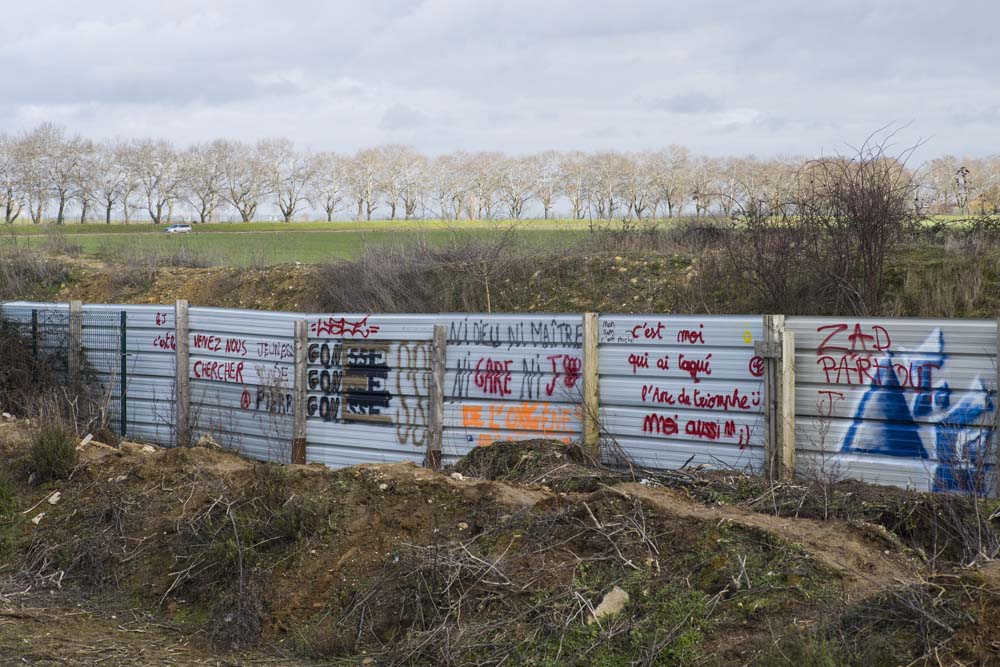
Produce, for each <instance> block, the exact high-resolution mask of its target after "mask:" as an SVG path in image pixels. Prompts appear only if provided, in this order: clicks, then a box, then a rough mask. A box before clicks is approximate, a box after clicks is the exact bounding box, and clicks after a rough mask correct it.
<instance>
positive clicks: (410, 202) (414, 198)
mask: <svg viewBox="0 0 1000 667" xmlns="http://www.w3.org/2000/svg"><path fill="white" fill-rule="evenodd" d="M427 181H428V163H427V158H425V157H424V156H422V155H419V154H418V153H414V152H410V153H409V155H408V159H407V161H406V163H405V165H404V166H403V169H402V171H401V173H400V174H399V198H400V200H401V201H402V202H403V215H404V216H405V217H406V219H407V220H410V219H412V218H415V217H417V210H418V209H419V208H420V207H421V206H424V205H425V198H426V196H427V188H428V183H427Z"/></svg>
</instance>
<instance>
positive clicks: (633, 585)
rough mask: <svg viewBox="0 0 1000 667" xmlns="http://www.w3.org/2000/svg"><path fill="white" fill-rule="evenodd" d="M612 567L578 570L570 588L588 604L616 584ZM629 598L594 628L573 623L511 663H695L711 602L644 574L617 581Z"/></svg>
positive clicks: (618, 666) (604, 666)
mask: <svg viewBox="0 0 1000 667" xmlns="http://www.w3.org/2000/svg"><path fill="white" fill-rule="evenodd" d="M616 577H617V573H616V572H615V570H614V569H613V568H607V567H606V566H602V565H599V564H592V565H589V566H582V567H581V568H580V570H579V571H578V573H577V577H576V578H575V579H574V582H573V588H574V590H577V591H578V592H579V593H580V594H581V595H583V596H584V597H587V598H588V599H591V600H593V602H592V604H593V605H594V606H596V605H597V603H598V602H600V599H601V596H602V595H603V594H604V593H606V592H607V591H608V590H610V588H611V586H612V585H616V584H615V583H614V582H615V581H616ZM617 585H619V586H621V588H623V589H624V590H625V591H626V592H627V593H628V594H629V601H628V603H627V604H626V605H625V608H624V609H623V610H622V611H621V612H619V613H618V614H616V615H613V616H607V617H605V618H603V619H601V621H600V622H599V623H592V624H587V623H586V622H585V619H576V620H574V621H572V623H571V624H570V625H569V627H568V628H565V630H564V632H561V633H553V634H549V635H547V636H545V637H544V639H543V640H542V641H540V642H539V643H536V644H531V645H528V646H526V647H524V648H523V649H522V651H521V653H520V654H519V655H518V657H517V660H515V663H516V664H530V665H541V666H545V667H556V666H557V665H598V666H601V667H627V666H629V665H636V664H645V665H657V666H663V667H666V666H668V665H669V666H681V667H682V666H684V665H693V664H697V662H698V659H699V656H700V655H701V649H702V642H703V640H704V638H705V635H706V632H707V631H708V630H709V628H710V625H711V622H710V620H709V616H710V613H711V601H710V598H709V596H707V595H705V594H704V593H702V592H700V591H697V590H693V589H690V588H686V587H684V586H683V585H680V584H675V583H668V582H663V581H659V580H656V579H655V578H654V577H653V575H652V573H651V572H650V571H648V570H642V571H637V572H634V573H632V574H631V575H629V576H627V577H626V578H625V579H624V580H621V581H617Z"/></svg>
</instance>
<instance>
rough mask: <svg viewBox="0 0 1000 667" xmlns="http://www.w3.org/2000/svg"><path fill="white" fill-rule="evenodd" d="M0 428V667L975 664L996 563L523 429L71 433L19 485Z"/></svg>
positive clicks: (993, 598)
mask: <svg viewBox="0 0 1000 667" xmlns="http://www.w3.org/2000/svg"><path fill="white" fill-rule="evenodd" d="M0 441H2V443H0V447H2V453H3V454H4V455H5V456H6V458H7V460H8V461H9V462H10V463H9V465H8V467H7V469H6V472H5V476H4V479H3V482H2V484H0V486H2V488H0V513H2V514H3V518H2V522H0V525H2V532H0V547H2V552H0V553H2V562H3V566H2V570H0V573H2V577H3V588H2V592H3V596H2V597H0V657H3V658H5V659H7V660H10V661H11V662H15V661H20V660H22V658H23V659H24V660H25V661H26V662H27V663H28V664H57V663H56V662H55V660H56V659H57V658H56V656H59V659H61V660H63V661H64V662H62V663H58V664H71V665H83V664H93V663H94V662H95V661H97V660H100V661H101V664H110V665H119V664H120V665H126V664H128V665H143V664H147V665H159V664H215V663H210V662H207V661H208V660H210V657H209V656H223V658H217V659H225V660H231V661H232V663H233V664H263V663H264V662H265V661H272V662H268V663H267V664H310V662H309V661H317V662H322V663H323V664H329V662H324V661H330V660H334V661H336V662H335V663H334V664H366V665H431V664H452V665H471V664H476V665H499V664H526V665H564V664H565V665H593V664H599V665H632V664H646V665H722V664H727V665H728V664H734V663H735V664H763V665H783V664H803V665H808V664H817V665H826V664H858V665H866V666H868V667H870V666H872V665H882V664H893V665H895V664H907V663H910V662H912V661H914V660H916V662H913V664H922V663H921V662H920V661H921V660H925V656H931V657H927V658H926V660H936V659H940V660H942V661H943V662H942V663H941V664H948V663H949V662H950V661H962V662H964V663H965V664H988V663H989V661H990V660H996V659H998V658H1000V645H998V644H997V643H996V642H994V641H992V639H991V635H990V632H991V630H990V631H989V632H988V631H987V629H988V628H991V627H995V622H996V620H998V618H1000V604H998V600H1000V598H998V596H1000V578H998V577H997V576H996V572H995V569H993V568H990V567H986V568H981V569H980V568H975V567H973V568H966V567H961V565H962V563H961V562H959V561H960V560H961V559H959V560H949V558H948V556H947V555H946V554H945V553H944V552H941V551H938V552H934V553H933V554H929V553H928V552H927V550H926V549H924V546H923V544H922V543H920V542H919V541H917V540H915V539H914V538H913V535H914V534H915V533H914V531H913V529H912V525H911V524H908V523H907V522H906V521H905V520H903V518H902V515H901V517H898V518H899V519H900V520H899V521H898V522H897V523H898V526H899V530H898V531H897V532H893V531H891V530H889V529H886V528H884V527H883V526H884V524H890V525H891V523H892V522H891V521H890V520H889V519H888V518H886V517H883V518H884V519H885V520H884V521H882V522H881V523H875V522H872V521H864V520H862V519H861V518H860V517H861V516H862V510H861V509H858V510H857V514H856V515H851V516H850V517H846V515H845V517H846V518H841V516H840V515H837V513H836V512H834V513H828V517H827V518H825V519H824V518H822V517H817V516H811V517H809V518H806V517H804V516H799V517H796V516H795V515H794V513H793V512H792V511H791V509H790V505H788V503H786V500H787V498H788V497H791V496H792V495H794V493H798V492H796V491H794V488H797V487H793V486H791V485H789V486H788V488H777V487H770V488H771V489H772V491H771V496H773V497H769V498H768V501H767V502H766V503H764V502H761V501H760V500H759V498H758V497H757V495H760V494H757V495H753V494H751V493H749V491H752V492H753V493H756V492H757V491H758V490H759V489H757V488H756V487H754V486H753V484H752V483H751V482H749V481H746V480H744V479H743V478H742V476H738V475H734V476H731V478H730V482H731V483H729V484H728V485H727V483H726V482H725V480H724V479H722V478H721V477H719V476H715V477H712V476H697V475H687V476H684V475H672V476H664V477H663V478H660V479H656V478H653V477H646V476H642V477H640V478H639V479H638V480H637V479H634V478H633V477H632V475H631V474H625V473H621V472H617V471H611V470H606V469H603V468H600V467H595V466H593V465H592V464H591V463H590V462H589V461H588V460H587V458H586V457H585V456H584V455H583V453H582V452H581V451H580V450H579V449H577V448H575V447H571V446H566V445H563V444H561V443H551V442H544V441H536V442H532V443H520V444H507V443H500V444H497V445H494V446H492V447H488V448H479V449H477V450H475V451H474V452H473V453H471V454H470V455H469V457H467V458H466V459H465V460H463V461H461V462H459V463H458V464H457V465H456V466H455V467H454V468H453V469H451V470H447V471H444V472H442V473H437V472H433V471H431V470H427V469H423V468H419V467H416V466H413V465H411V464H393V465H364V466H358V467H354V468H348V469H343V470H336V471H333V470H328V469H325V468H322V467H316V466H294V465H293V466H277V465H266V464H260V463H254V462H251V461H247V460H245V459H242V458H240V457H238V456H236V455H234V454H232V453H229V452H224V451H220V450H217V449H211V448H205V447H193V448H186V449H170V450H164V449H158V448H153V447H149V446H141V445H134V444H132V443H122V444H120V445H118V446H116V447H110V446H104V445H99V444H93V443H90V444H88V445H86V446H85V447H84V448H83V449H82V450H81V452H80V453H81V457H80V463H79V465H78V466H77V468H76V469H75V470H74V471H73V473H72V475H71V476H70V478H69V479H64V480H60V481H56V482H50V483H47V484H45V485H35V484H32V483H29V481H28V477H27V475H26V474H25V472H26V471H25V468H24V466H23V465H22V462H23V459H24V457H25V456H26V450H27V447H28V446H29V443H28V441H27V439H26V438H25V437H23V433H21V431H20V429H19V428H18V426H17V425H16V424H15V425H9V424H8V425H6V426H5V427H4V428H3V430H0ZM803 488H804V487H803ZM866 488H869V489H872V490H871V491H870V492H869V493H868V495H867V496H865V500H864V501H863V502H864V503H865V505H866V506H876V507H878V508H880V509H879V512H881V513H883V514H886V516H887V513H888V511H889V510H888V509H886V508H889V507H897V505H898V506H899V507H900V508H902V511H906V507H905V506H904V505H902V504H900V503H901V502H902V499H903V498H909V499H910V503H911V507H910V509H911V514H912V513H913V511H912V507H917V506H919V503H924V502H927V501H926V500H924V499H923V498H924V497H923V496H920V495H919V494H905V493H903V492H899V491H895V490H886V491H885V494H886V496H887V497H889V498H893V499H900V500H899V501H898V502H897V500H893V501H892V502H891V503H890V502H889V501H885V502H882V501H879V500H878V498H879V495H878V494H879V493H880V490H879V489H874V488H873V487H866ZM762 493H767V491H764V492H762ZM827 493H828V495H829V494H833V495H834V496H836V494H837V493H838V492H837V491H836V490H830V489H827ZM808 497H810V498H811V497H812V496H811V495H810V496H808ZM53 498H55V499H54V500H53ZM850 502H851V501H847V500H842V501H841V504H840V505H838V507H840V508H841V510H839V511H842V512H843V511H844V510H843V508H846V507H848V506H850ZM860 503H861V501H859V504H858V506H859V507H860ZM800 507H803V508H804V507H812V505H811V504H810V503H806V502H802V503H801V506H800ZM851 507H853V506H851ZM937 509H938V510H940V509H941V508H937ZM852 511H853V510H852ZM918 514H919V512H918ZM868 518H872V517H868ZM911 518H912V517H911ZM922 550H923V551H922ZM947 553H960V550H952V551H949V552H947ZM943 554H944V555H943ZM53 591H54V593H53ZM602 602H605V604H604V605H602ZM598 608H600V609H601V610H602V611H601V612H600V614H596V615H595V610H597V609H598ZM606 609H614V610H616V611H614V613H608V614H607V615H605V614H604V610H606ZM991 624H992V625H991ZM46 633H48V634H46ZM24 639H28V640H29V641H28V642H27V643H25V642H24V641H23V640H24ZM59 646H68V647H70V648H71V649H72V650H69V651H67V652H62V650H61V649H57V647H59ZM47 661H48V662H47ZM171 661H173V662H171ZM199 661H206V662H199ZM255 661H256V662H255ZM281 661H285V662H284V663H282V662H281ZM926 664H937V663H935V662H926Z"/></svg>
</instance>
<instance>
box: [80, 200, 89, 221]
mask: <svg viewBox="0 0 1000 667" xmlns="http://www.w3.org/2000/svg"><path fill="white" fill-rule="evenodd" d="M89 204H90V201H89V200H87V199H84V200H82V201H81V202H80V224H81V225H82V224H83V223H85V222H87V209H88V208H90V206H89Z"/></svg>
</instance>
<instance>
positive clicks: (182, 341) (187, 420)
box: [174, 299, 191, 447]
mask: <svg viewBox="0 0 1000 667" xmlns="http://www.w3.org/2000/svg"><path fill="white" fill-rule="evenodd" d="M188 330H189V326H188V302H187V300H185V299H178V300H177V301H176V303H174V345H175V349H174V366H175V369H174V370H175V373H174V375H175V378H176V379H175V380H174V385H175V392H176V394H175V397H174V398H175V401H176V415H177V424H176V429H177V444H178V445H179V446H181V447H186V446H188V445H190V444H191V383H190V379H189V378H188V370H189V367H190V350H189V349H188V338H189V337H188Z"/></svg>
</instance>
